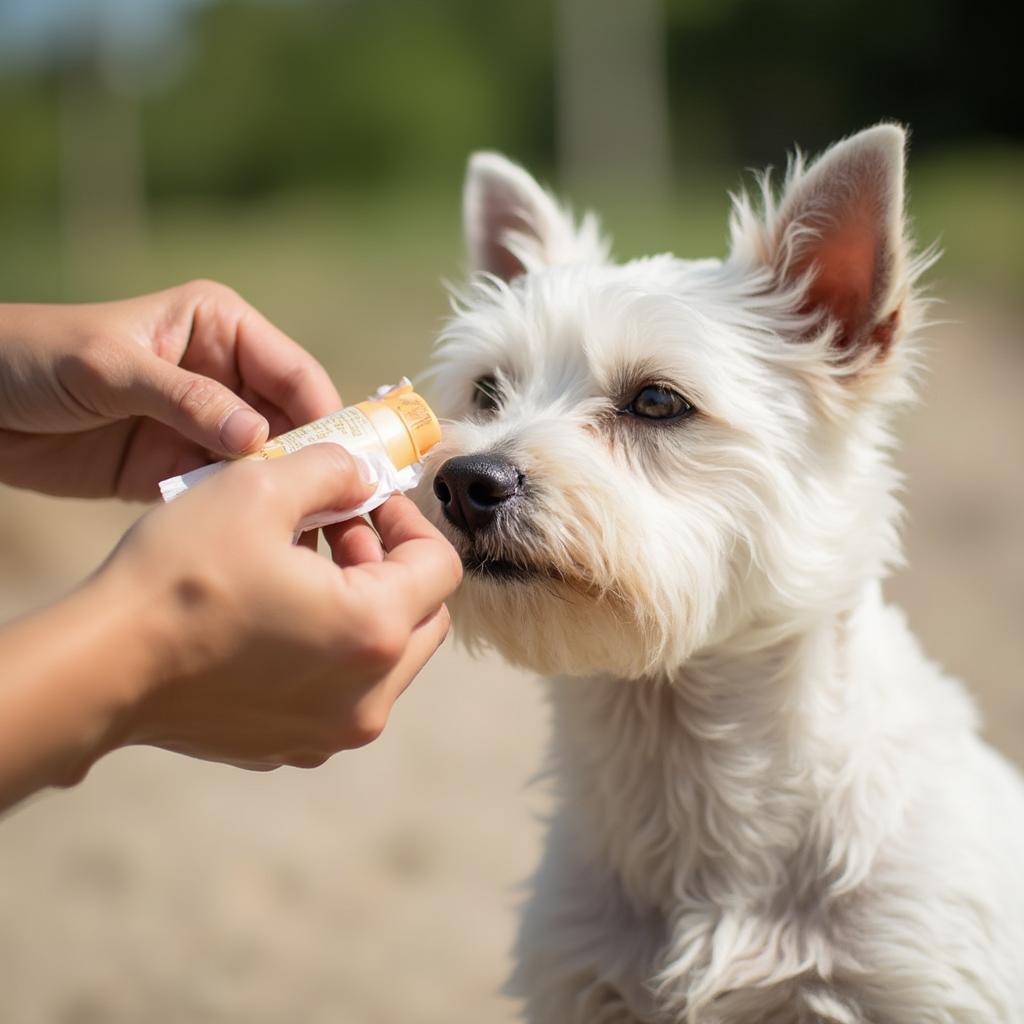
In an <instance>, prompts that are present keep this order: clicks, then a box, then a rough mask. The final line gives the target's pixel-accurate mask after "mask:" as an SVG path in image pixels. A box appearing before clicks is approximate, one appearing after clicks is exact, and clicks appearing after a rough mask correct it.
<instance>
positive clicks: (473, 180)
mask: <svg viewBox="0 0 1024 1024" xmlns="http://www.w3.org/2000/svg"><path fill="white" fill-rule="evenodd" d="M463 223H464V229H465V233H466V246H467V248H468V249H469V259H470V265H471V267H472V269H473V270H483V271H487V272H488V273H491V274H494V275H495V276H496V277H500V278H501V279H502V280H503V281H511V280H512V279H513V278H516V277H518V276H519V275H520V274H523V273H526V272H527V271H528V270H530V269H532V268H534V267H540V266H552V265H554V264H556V263H568V262H571V261H573V260H576V259H580V258H598V259H600V258H603V257H604V256H606V255H607V250H606V249H605V248H604V246H603V243H601V241H600V238H599V236H598V232H597V225H596V222H595V221H594V220H593V218H591V217H589V216H588V217H585V218H584V220H583V223H582V224H581V226H580V228H579V229H578V230H577V229H576V228H575V227H574V225H573V221H572V217H571V216H570V215H569V214H568V213H567V212H566V211H564V210H562V209H561V207H559V205H558V204H557V203H556V202H555V200H554V199H553V198H552V197H551V195H550V194H549V193H548V192H546V191H545V190H544V189H543V188H541V186H540V185H538V184H537V182H536V181H535V180H534V179H533V178H532V177H531V176H530V175H529V174H527V172H526V171H524V170H523V168H522V167H519V166H518V165H517V164H514V163H512V162H511V161H510V160H507V159H505V157H503V156H501V155H500V154H498V153H474V154H473V156H472V157H470V160H469V168H468V170H467V173H466V185H465V190H464V192H463Z"/></svg>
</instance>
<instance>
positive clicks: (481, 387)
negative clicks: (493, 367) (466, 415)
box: [473, 373, 501, 412]
mask: <svg viewBox="0 0 1024 1024" xmlns="http://www.w3.org/2000/svg"><path fill="white" fill-rule="evenodd" d="M500 397H501V392H500V391H499V390H498V382H497V380H496V379H495V378H494V375H493V374H490V373H488V374H486V375H485V376H483V377H477V379H476V380H475V381H473V404H474V405H475V406H476V407H477V408H478V409H482V410H483V411H484V412H493V411H494V410H495V409H497V408H498V401H499V399H500Z"/></svg>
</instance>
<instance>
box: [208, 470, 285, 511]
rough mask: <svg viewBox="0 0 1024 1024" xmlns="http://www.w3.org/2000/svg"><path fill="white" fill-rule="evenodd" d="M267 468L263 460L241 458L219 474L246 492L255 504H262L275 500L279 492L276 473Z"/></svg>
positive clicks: (249, 499)
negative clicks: (275, 479)
mask: <svg viewBox="0 0 1024 1024" xmlns="http://www.w3.org/2000/svg"><path fill="white" fill-rule="evenodd" d="M266 470H267V467H266V466H265V465H264V464H263V463H261V462H257V461H252V460H249V459H239V460H238V461H237V462H232V463H231V464H230V465H228V466H226V467H225V468H224V470H223V471H222V474H218V475H222V476H223V478H224V480H225V481H226V482H230V484H231V485H232V486H233V487H235V488H237V489H238V490H240V491H242V492H244V494H245V496H246V499H247V500H248V501H250V502H252V504H253V505H260V504H264V503H266V502H269V501H271V500H273V498H274V497H275V496H276V494H277V487H276V485H275V483H274V475H273V474H272V473H268V472H267V471H266Z"/></svg>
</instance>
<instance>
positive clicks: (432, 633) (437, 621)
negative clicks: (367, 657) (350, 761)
mask: <svg viewBox="0 0 1024 1024" xmlns="http://www.w3.org/2000/svg"><path fill="white" fill-rule="evenodd" d="M450 625H451V618H450V616H449V615H448V609H447V608H445V606H444V605H441V607H440V608H437V609H436V610H435V611H434V613H433V614H432V615H430V616H429V617H428V618H427V619H425V620H424V621H423V622H421V623H420V624H419V625H418V626H417V627H416V628H415V629H414V630H413V631H412V633H411V634H410V635H409V640H408V642H407V643H406V645H405V648H404V650H403V651H402V655H401V657H400V658H399V659H398V661H397V662H396V663H395V665H394V666H393V667H392V668H391V669H390V671H388V672H387V674H386V675H385V676H384V677H383V678H381V679H380V680H379V681H377V682H376V683H375V684H374V686H373V687H372V688H371V689H370V690H368V691H367V692H366V694H365V696H363V697H362V698H361V700H360V701H359V703H358V705H357V706H356V707H354V708H347V709H346V710H345V714H344V716H343V720H342V722H341V723H340V725H341V728H340V730H339V736H338V740H337V741H336V742H337V744H338V746H339V747H341V748H346V747H348V748H351V747H360V746H363V745H365V744H366V743H371V742H373V740H375V739H376V738H377V737H378V736H380V734H381V733H382V732H383V731H384V728H385V726H386V725H387V721H388V716H389V715H390V713H391V708H392V706H393V705H394V703H395V701H396V700H398V698H399V697H401V696H402V694H403V693H404V692H405V691H406V690H407V689H408V688H409V685H410V683H412V681H413V679H415V678H416V676H417V675H418V674H419V672H420V670H421V669H422V668H423V666H424V665H426V663H427V662H428V661H429V660H430V659H431V658H432V657H433V656H434V654H436V653H437V649H438V648H439V647H440V646H441V644H442V643H443V642H444V639H445V637H446V636H447V635H448V629H449V626H450Z"/></svg>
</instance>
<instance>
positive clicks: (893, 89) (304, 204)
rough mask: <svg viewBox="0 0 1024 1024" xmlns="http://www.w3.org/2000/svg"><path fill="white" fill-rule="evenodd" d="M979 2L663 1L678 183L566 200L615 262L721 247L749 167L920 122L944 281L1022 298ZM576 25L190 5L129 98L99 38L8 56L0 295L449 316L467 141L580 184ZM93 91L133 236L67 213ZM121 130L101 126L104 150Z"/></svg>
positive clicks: (999, 71) (406, 1)
mask: <svg viewBox="0 0 1024 1024" xmlns="http://www.w3.org/2000/svg"><path fill="white" fill-rule="evenodd" d="M604 2H605V3H606V4H607V3H608V2H614V0H604ZM982 8H983V5H979V4H967V3H965V2H963V0H901V2H900V3H899V4H892V3H884V2H883V0H856V2H854V0H836V2H834V3H831V4H822V3H820V2H817V0H814V2H812V0H786V2H782V0H666V4H665V26H664V27H665V38H664V47H665V52H666V54H667V65H666V68H667V87H668V94H669V101H670V102H669V120H670V123H669V130H670V132H671V136H672V144H673V153H674V184H673V190H672V193H671V195H669V196H667V197H666V196H654V195H647V194H644V193H643V192H642V191H640V190H630V189H628V188H619V189H618V190H617V191H614V190H613V191H610V192H607V193H605V194H601V193H600V192H594V191H590V190H588V189H592V188H594V187H595V186H593V185H590V186H587V187H583V188H580V189H579V190H576V189H574V190H573V195H572V198H573V200H574V202H575V204H576V206H577V207H579V206H582V205H585V204H586V205H592V206H595V207H596V208H598V209H600V210H601V211H602V212H603V213H604V215H605V221H606V223H608V225H609V227H610V229H611V231H612V233H613V234H614V235H615V236H616V238H617V241H618V245H617V247H616V251H617V253H618V254H619V255H630V254H634V253H638V252H641V251H654V250H659V249H672V250H674V251H676V252H678V253H679V254H681V255H684V256H703V255H714V254H720V253H721V252H722V248H723V244H724V237H725V234H724V223H725V218H726V214H727V200H726V194H725V193H726V190H727V189H734V188H736V187H738V186H739V185H740V184H741V182H742V171H743V168H749V167H756V166H763V165H765V164H767V163H774V164H776V166H778V165H779V164H781V163H782V162H783V160H784V155H785V152H786V151H787V150H788V149H789V147H790V146H791V145H792V143H793V142H794V141H799V142H800V144H801V145H802V146H803V147H804V148H806V149H807V150H809V151H811V152H813V151H815V150H818V149H820V148H821V147H822V146H824V145H826V144H827V143H828V142H830V141H832V140H834V139H835V138H837V137H839V136H841V135H844V134H846V133H848V132H851V131H854V130H856V129H858V128H860V127H863V126H864V125H867V124H870V123H872V122H874V121H877V120H879V119H883V118H892V119H899V120H902V121H904V122H906V123H908V124H910V125H911V126H912V128H913V145H912V160H911V179H910V184H911V196H912V198H911V212H912V215H913V216H914V218H915V221H916V225H917V234H918V237H919V238H920V239H921V240H922V242H925V243H927V242H931V241H933V240H936V239H938V240H939V241H940V243H941V244H942V245H943V246H944V248H945V250H946V256H945V258H944V260H943V262H942V263H941V264H940V267H939V269H938V271H937V272H936V274H937V276H938V277H939V278H940V279H944V278H948V277H952V278H955V279H957V281H961V280H962V281H964V282H967V283H969V284H972V285H984V286H987V287H992V288H994V289H996V290H998V291H999V292H1000V293H1001V294H1005V295H1008V296H1016V294H1017V292H1018V291H1019V285H1020V268H1021V267H1022V266H1024V197H1022V194H1021V188H1020V183H1021V181H1022V177H1024V146H1022V141H1024V132H1022V127H1021V109H1022V104H1021V103H1020V99H1021V97H1020V95H1019V94H1020V89H1021V86H1020V84H1019V81H1020V79H1019V76H1016V75H1012V74H1011V73H1010V72H1009V70H1008V69H1010V68H1012V67H1013V53H1012V49H1013V47H1014V46H1015V45H1016V44H1015V40H1014V39H1013V36H1012V33H1010V32H1008V31H1003V30H1000V28H999V22H998V21H996V20H994V19H993V18H991V17H987V16H986V15H985V13H984V11H983V9H982ZM558 26H559V18H558V5H557V3H556V2H555V0H518V2H515V3H513V2H500V3H499V2H494V3H479V2H478V0H429V2H427V0H277V2H270V0H224V2H211V3H208V4H206V5H200V6H199V7H197V8H196V9H195V11H194V14H193V16H192V20H191V29H192V32H191V36H192V46H191V48H190V51H189V52H187V53H185V54H184V59H183V61H182V64H181V72H180V74H179V75H178V76H177V77H176V78H173V79H171V80H170V81H169V82H168V84H167V87H166V88H164V89H161V90H155V91H143V92H142V93H141V94H140V95H137V96H130V95H124V94H118V93H117V92H116V91H114V90H112V89H111V88H110V85H109V82H108V81H107V79H106V78H104V75H103V73H102V67H101V62H100V61H98V60H96V59H95V58H94V59H89V58H88V56H87V55H85V56H83V55H80V57H79V60H78V63H77V64H75V65H72V66H69V65H67V64H64V65H61V64H57V63H54V64H51V65H49V66H44V67H34V68H24V67H23V68H21V69H15V68H14V67H3V66H0V125H2V126H3V133H4V141H3V144H2V145H0V232H2V243H0V294H3V296H4V297H6V298H10V299H19V298H21V299H30V298H39V299H43V298H51V299H52V298H61V297H63V298H75V297H81V298H85V297H99V296H101V295H116V294H127V293H129V292H131V291H133V290H138V289H141V288H148V287H159V286H161V285H164V284H167V283H169V282H170V281H173V280H178V279H183V278H186V277H191V276H197V275H201V274H206V275H210V276H217V277H221V278H224V279H227V280H230V281H231V282H232V283H235V284H237V285H238V286H239V287H240V288H242V289H243V290H247V291H249V292H250V294H253V295H254V297H255V296H256V295H257V294H269V295H270V296H271V297H272V296H273V295H274V294H277V293H280V292H281V291H282V289H284V288H285V287H286V285H287V288H288V289H289V295H288V297H287V298H286V299H284V300H283V311H284V312H285V314H286V315H296V316H297V319H298V320H299V321H300V322H299V323H298V324H297V327H298V329H300V330H301V329H302V328H303V324H302V322H301V320H302V312H301V311H302V309H303V304H302V302H301V301H299V300H298V298H297V297H301V296H302V295H303V294H305V293H306V292H308V291H309V289H311V288H316V287H321V288H322V289H324V293H323V294H318V295H316V296H313V295H307V298H308V301H309V302H310V303H313V304H316V303H320V308H321V309H327V308H331V307H333V308H346V309H351V308H353V305H354V306H355V307H359V305H360V303H361V302H362V298H361V296H365V298H366V303H367V305H368V306H369V305H372V304H373V303H377V302H379V301H380V299H381V297H382V296H383V295H386V294H387V293H388V291H392V290H394V289H397V288H401V289H403V290H404V291H405V292H406V293H407V294H410V295H411V296H412V297H411V298H410V301H409V303H408V308H409V309H410V310H416V312H417V315H420V314H422V313H424V312H425V311H428V310H436V311H438V313H439V314H440V312H443V308H444V306H443V299H442V298H441V293H440V290H439V289H438V288H437V285H436V282H437V279H438V277H439V276H440V275H441V274H442V273H447V274H448V275H450V276H454V275H457V273H458V269H459V262H458V261H459V248H460V247H459V242H458V234H459V226H458V217H459V200H458V188H459V182H460V180H461V177H462V173H463V168H464V163H465V159H466V155H467V153H468V152H470V151H471V150H473V149H477V148H484V147H493V148H499V149H502V150H504V151H506V152H508V153H510V154H511V155H513V156H514V157H516V158H517V159H519V160H521V161H522V162H523V163H525V164H527V165H528V166H529V167H530V168H531V170H533V171H534V172H535V173H537V174H538V175H539V176H540V177H541V178H542V179H545V180H549V181H554V182H555V183H556V185H561V184H564V183H562V182H560V181H559V179H558V175H557V162H558V140H557V137H556V124H557V111H556V107H557V83H558V72H559V68H558V58H559V47H558ZM80 91H82V92H83V94H84V95H85V97H86V100H88V99H89V97H90V96H91V97H92V102H93V103H94V104H100V105H102V104H106V105H108V106H110V107H111V108H116V107H118V106H119V105H120V107H121V108H123V110H124V112H125V113H126V116H127V119H128V122H130V123H133V124H135V125H136V126H137V127H138V129H139V132H140V134H139V136H138V141H139V144H140V152H141V166H142V168H143V169H144V175H143V181H144V192H145V198H146V200H147V201H148V203H147V207H148V208H147V209H146V211H145V223H143V224H142V225H141V231H137V234H136V237H135V238H134V240H129V241H130V244H129V243H126V242H125V240H124V239H123V238H122V239H120V240H119V239H118V238H117V237H116V232H115V231H113V230H111V231H110V232H109V235H110V237H105V232H104V224H105V221H104V217H105V213H103V212H102V211H101V214H100V215H99V216H98V217H97V221H96V223H95V224H93V225H87V226H86V229H85V231H84V243H85V244H84V246H83V230H82V228H81V227H80V226H79V227H78V228H77V229H71V230H69V228H68V225H67V224H66V223H64V222H62V219H61V210H62V194H61V185H62V160H64V161H65V164H67V158H66V155H65V154H62V146H65V145H66V143H67V137H66V123H65V122H66V118H67V116H68V113H67V111H68V107H69V96H70V97H72V98H74V99H76V101H77V99H79V98H80V97H79V92H80ZM76 109H80V108H77V107H76ZM103 123H104V122H103V121H102V119H97V121H96V124H97V125H102V124H103ZM108 141H109V140H105V139H104V138H103V137H101V130H100V129H99V128H98V129H97V137H96V138H95V145H96V149H97V152H102V150H103V147H104V145H105V144H107V143H108ZM111 152H114V150H113V149H111ZM119 152H122V153H123V150H121V151H119ZM100 166H102V160H101V161H100ZM67 173H68V171H67V166H65V167H64V169H63V174H64V176H65V178H66V176H67ZM79 202H81V198H80V197H79ZM75 230H77V232H78V239H77V244H78V249H79V251H78V253H77V255H76V254H74V253H72V254H71V255H70V256H69V248H74V246H70V247H69V238H72V241H74V239H73V235H74V231H75ZM133 246H134V247H133ZM83 252H84V254H85V255H84V257H83V255H82V254H83ZM72 264H74V265H73V266H72ZM311 278H316V279H318V280H319V281H320V284H319V285H316V286H314V285H312V284H311V283H310V281H311ZM342 282H346V283H344V284H343V283H342ZM352 282H356V284H354V285H353V284H352ZM331 288H337V289H338V290H339V291H341V292H345V293H346V294H345V301H346V303H347V305H343V304H342V303H341V297H340V296H339V298H338V301H337V304H336V305H335V303H334V302H332V300H331V296H330V294H329V292H330V289H331ZM360 289H362V291H360ZM272 302H273V300H272V298H271V304H272ZM417 303H418V304H417ZM296 311H297V312H296ZM368 315H369V314H368V312H367V316H368ZM356 319H357V320H360V322H361V319H360V316H359V315H358V314H357V315H356ZM410 322H411V321H410ZM420 323H421V324H422V321H420ZM307 326H308V327H309V329H313V325H312V324H310V325H307ZM430 326H431V327H432V326H433V321H431V322H430ZM318 329H319V328H318ZM360 330H361V331H363V328H360ZM373 330H374V329H373V327H372V326H368V327H367V328H366V332H368V333H369V336H371V337H375V336H374V335H373ZM364 333H365V332H364ZM381 341H382V339H380V338H376V337H375V343H380V342H381Z"/></svg>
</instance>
